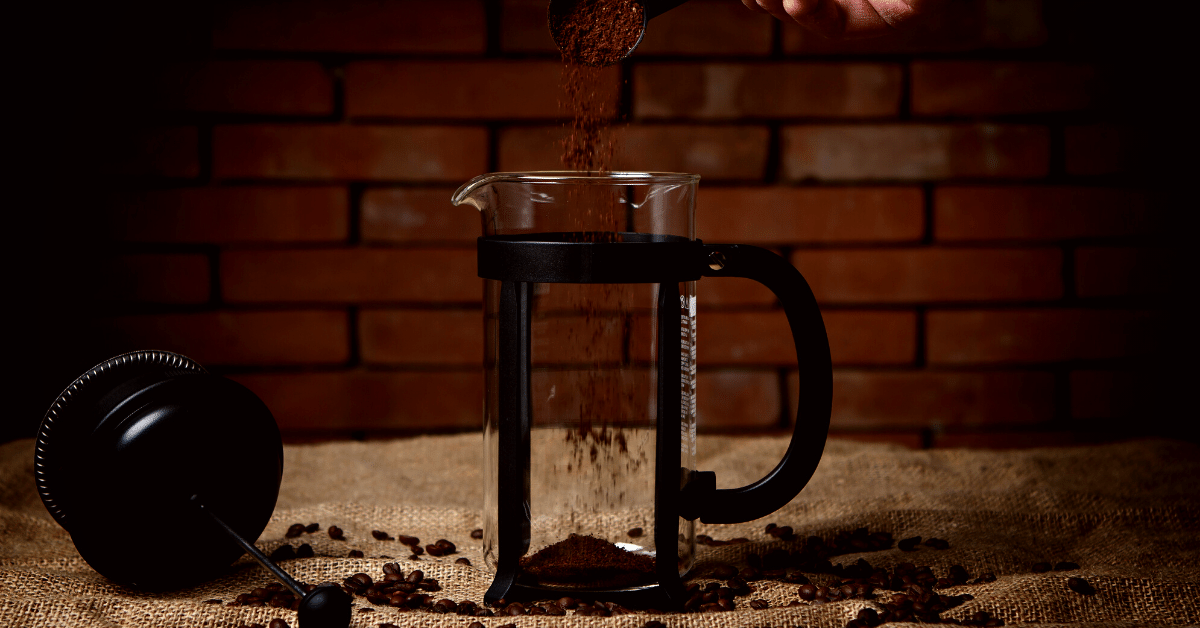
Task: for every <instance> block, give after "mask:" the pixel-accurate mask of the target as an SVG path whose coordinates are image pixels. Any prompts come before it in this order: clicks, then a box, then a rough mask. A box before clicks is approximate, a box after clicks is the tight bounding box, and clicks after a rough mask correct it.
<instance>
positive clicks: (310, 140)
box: [213, 124, 487, 181]
mask: <svg viewBox="0 0 1200 628" xmlns="http://www.w3.org/2000/svg"><path fill="white" fill-rule="evenodd" d="M486 169H487V131H486V130H485V129H482V128H471V127H442V126H426V127H418V126H350V125H332V124H329V125H298V124H262V125H257V124H256V125H236V126H218V127H217V128H216V129H215V130H214V132H213V175H214V176H216V177H217V178H221V179H240V178H273V179H274V178H279V179H374V180H380V179H382V180H415V181H465V180H467V179H470V178H471V177H473V176H475V175H477V174H480V173H482V172H484V171H485V170H486Z"/></svg>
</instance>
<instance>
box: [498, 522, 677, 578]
mask: <svg viewBox="0 0 1200 628" xmlns="http://www.w3.org/2000/svg"><path fill="white" fill-rule="evenodd" d="M521 567H522V569H523V570H524V572H525V573H526V574H527V575H528V576H532V577H533V578H535V579H536V580H537V582H536V584H539V585H542V586H551V587H552V586H568V587H575V588H580V587H582V588H589V589H616V588H627V587H634V586H638V585H643V584H649V583H652V582H653V581H654V558H653V557H650V556H646V555H642V554H634V553H633V552H627V551H625V550H623V549H621V548H619V547H617V546H616V545H613V544H612V543H609V542H608V541H605V540H603V539H598V538H596V537H594V536H586V535H580V534H572V535H570V536H568V537H567V538H565V539H563V540H561V541H559V542H557V543H554V544H553V545H548V546H546V547H544V548H542V549H541V550H539V551H537V552H535V553H534V554H532V555H530V556H526V557H524V558H522V559H521Z"/></svg>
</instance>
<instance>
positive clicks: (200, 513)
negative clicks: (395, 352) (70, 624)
mask: <svg viewBox="0 0 1200 628" xmlns="http://www.w3.org/2000/svg"><path fill="white" fill-rule="evenodd" d="M34 474H35V478H36V482H37V489H38V494H39V495H40V496H41V498H42V503H43V504H45V506H46V509H47V510H49V511H50V514H51V515H52V516H53V517H54V520H55V521H57V522H58V523H59V525H61V526H63V528H65V529H66V530H67V531H68V532H69V533H70V534H71V540H72V541H74V543H75V547H76V548H77V549H78V550H79V553H80V555H82V556H83V558H84V560H86V561H87V563H88V564H89V565H91V566H92V568H94V569H95V570H96V571H98V572H99V573H100V574H102V575H104V576H105V577H107V578H108V579H110V580H113V581H115V582H117V583H120V584H123V585H125V586H129V587H134V588H139V589H148V590H169V589H178V588H182V587H187V586H191V585H195V584H198V583H200V582H203V581H205V580H208V579H210V578H212V577H214V576H216V575H218V574H219V573H220V572H222V571H224V570H226V569H228V567H229V566H230V564H232V563H233V561H234V560H236V559H237V558H238V557H239V556H241V554H242V552H243V551H249V552H251V554H252V555H254V556H255V558H256V559H257V560H259V561H260V562H262V563H263V564H264V566H266V567H267V568H268V569H270V570H271V571H272V572H274V573H275V575H276V576H277V577H279V578H280V579H281V580H283V581H284V583H285V584H288V586H289V588H291V589H294V590H298V589H300V587H299V585H298V583H296V582H295V581H294V580H292V579H291V578H290V577H289V576H287V574H286V573H284V572H283V571H282V570H280V569H279V568H278V567H277V566H275V565H274V564H273V563H271V562H270V561H269V560H267V559H266V557H264V556H262V554H261V552H258V550H257V549H256V548H255V547H254V546H253V545H252V544H251V542H252V541H253V539H256V538H258V536H259V535H260V534H262V531H263V530H264V529H265V528H266V525H267V523H268V521H269V520H270V518H271V512H272V511H273V510H274V509H275V501H276V499H277V498H278V496H279V484H280V480H281V478H282V474H283V443H282V440H281V438H280V435H279V428H278V427H277V426H276V424H275V419H274V417H273V416H272V415H271V412H270V410H268V409H267V407H266V405H264V404H263V402H262V401H261V400H260V399H259V398H258V397H257V396H256V395H255V394H254V393H253V392H251V391H250V390H248V389H246V388H245V387H243V386H242V385H240V384H238V383H236V382H234V381H232V380H229V379H225V378H223V377H218V376H215V375H211V374H209V373H208V372H206V371H205V370H204V368H202V367H201V366H200V365H199V364H197V363H196V362H194V361H192V360H190V359H188V358H186V357H184V356H181V355H178V354H175V353H170V352H167V351H136V352H133V353H126V354H124V355H119V356H117V357H115V358H112V359H109V360H106V361H104V362H102V363H100V364H99V365H97V366H96V367H95V368H93V369H91V370H89V371H88V372H87V373H84V374H83V375H81V376H80V377H79V378H78V379H76V380H75V381H74V382H73V383H72V384H71V385H70V386H68V387H67V389H66V390H64V391H63V392H62V394H60V395H59V396H58V398H57V399H56V400H55V401H54V403H53V404H52V405H51V407H50V410H49V411H48V412H47V413H46V416H45V418H44V419H43V420H42V423H41V426H40V428H39V430H38V435H37V444H36V452H35V456H34ZM245 539H250V540H251V541H250V542H248V541H246V540H245ZM300 595H302V596H303V597H304V600H303V601H302V602H301V607H300V612H299V619H300V624H301V626H305V625H309V626H345V625H347V624H348V623H349V619H350V600H349V598H347V597H346V596H345V594H344V593H343V592H342V591H341V590H340V589H339V588H337V587H332V586H322V587H318V588H317V589H315V590H313V591H311V592H308V593H307V594H304V593H300ZM306 618H307V619H308V620H307V621H306Z"/></svg>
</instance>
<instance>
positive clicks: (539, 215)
mask: <svg viewBox="0 0 1200 628" xmlns="http://www.w3.org/2000/svg"><path fill="white" fill-rule="evenodd" d="M698 181H699V176H697V175H691V174H673V173H607V174H590V173H579V172H532V173H496V174H488V175H483V176H481V177H478V178H476V179H474V180H473V181H471V182H469V183H467V184H465V185H464V186H463V187H461V188H459V190H458V191H457V192H455V194H454V196H453V198H452V202H453V203H454V204H456V205H461V204H468V205H471V206H473V207H475V208H476V209H478V210H479V211H480V215H481V217H482V223H483V236H482V237H481V238H480V239H479V248H478V259H479V275H480V276H481V277H483V278H484V279H486V281H485V290H484V310H485V312H484V325H485V333H484V344H485V347H484V361H485V382H486V391H485V402H484V426H483V427H484V429H483V435H484V478H485V479H484V481H485V487H484V489H485V490H484V495H485V503H484V511H483V512H484V539H483V543H484V558H485V561H486V563H487V565H488V567H490V568H491V569H494V570H495V571H496V576H495V579H494V581H493V584H492V587H491V588H490V590H489V591H488V593H487V600H488V601H489V602H494V601H496V600H498V599H507V600H513V599H520V598H530V597H533V598H547V597H561V596H564V595H570V596H574V597H593V598H608V599H626V600H629V601H636V599H637V598H641V599H643V600H645V603H652V604H658V605H681V604H682V603H683V600H682V599H681V597H682V595H683V587H682V585H681V582H680V578H681V577H682V576H683V575H685V574H686V573H687V572H688V571H689V570H690V569H691V568H692V565H693V563H694V560H695V536H694V521H695V520H696V519H697V518H700V519H701V520H702V521H705V522H706V523H707V522H713V523H731V522H738V521H749V520H751V519H755V518H758V517H761V516H765V515H767V514H769V513H771V512H773V511H774V510H776V509H777V508H779V507H780V506H782V505H783V504H785V503H787V502H788V501H789V500H790V499H791V498H792V497H794V496H795V495H796V494H797V493H799V491H800V490H801V489H802V488H803V486H804V484H805V483H806V482H807V481H808V479H809V477H810V476H811V475H812V472H813V470H814V469H815V468H816V465H817V462H818V461H819V460H820V456H821V452H822V450H823V448H824V443H825V436H826V433H827V431H828V425H829V408H830V402H831V397H832V375H831V369H830V360H829V346H828V341H827V339H826V336H825V328H824V324H823V323H822V320H821V315H820V312H819V310H818V309H817V306H816V301H815V299H814V298H813V296H812V292H811V290H810V289H809V288H808V285H807V283H805V281H804V279H803V278H802V277H801V276H800V274H799V273H798V272H797V271H796V270H795V269H794V268H792V266H791V265H790V264H789V263H788V262H787V261H786V260H784V259H783V258H780V257H779V256H777V255H775V254H774V253H772V252H770V251H767V250H765V249H760V248H757V247H752V246H746V245H730V244H717V245H712V244H705V243H703V242H700V241H699V240H696V239H695V226H694V209H695V192H696V186H697V183H698ZM702 276H733V277H748V278H751V279H755V280H757V281H759V282H761V283H763V284H765V285H766V286H767V287H769V288H770V289H771V290H772V291H773V292H775V294H776V295H777V296H778V297H779V298H780V301H781V303H782V305H783V306H784V311H785V313H786V315H787V317H788V320H789V323H790V325H791V328H792V333H793V337H794V339H795V342H796V348H797V354H798V359H799V365H800V371H801V391H800V416H799V417H798V419H797V421H796V429H795V432H794V435H793V439H792V444H791V447H790V448H789V450H788V453H787V454H786V455H785V457H784V460H783V461H781V462H780V463H779V465H778V466H777V467H776V468H775V469H774V470H773V471H772V472H771V473H770V474H768V476H767V477H765V478H763V479H762V480H760V481H758V482H756V483H754V484H752V485H749V486H746V487H742V488H738V489H723V490H717V489H716V482H715V477H714V476H713V474H712V473H708V472H703V471H697V470H696V469H695V455H696V284H697V280H698V279H699V278H701V277H702Z"/></svg>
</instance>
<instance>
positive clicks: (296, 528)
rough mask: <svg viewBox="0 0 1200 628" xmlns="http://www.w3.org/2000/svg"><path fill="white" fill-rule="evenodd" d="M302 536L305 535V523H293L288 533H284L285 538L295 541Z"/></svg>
mask: <svg viewBox="0 0 1200 628" xmlns="http://www.w3.org/2000/svg"><path fill="white" fill-rule="evenodd" d="M301 534H304V524H303V523H293V524H292V525H291V526H289V527H288V529H287V532H285V533H284V536H286V537H287V538H289V539H294V538H296V537H298V536H300V535H301Z"/></svg>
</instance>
